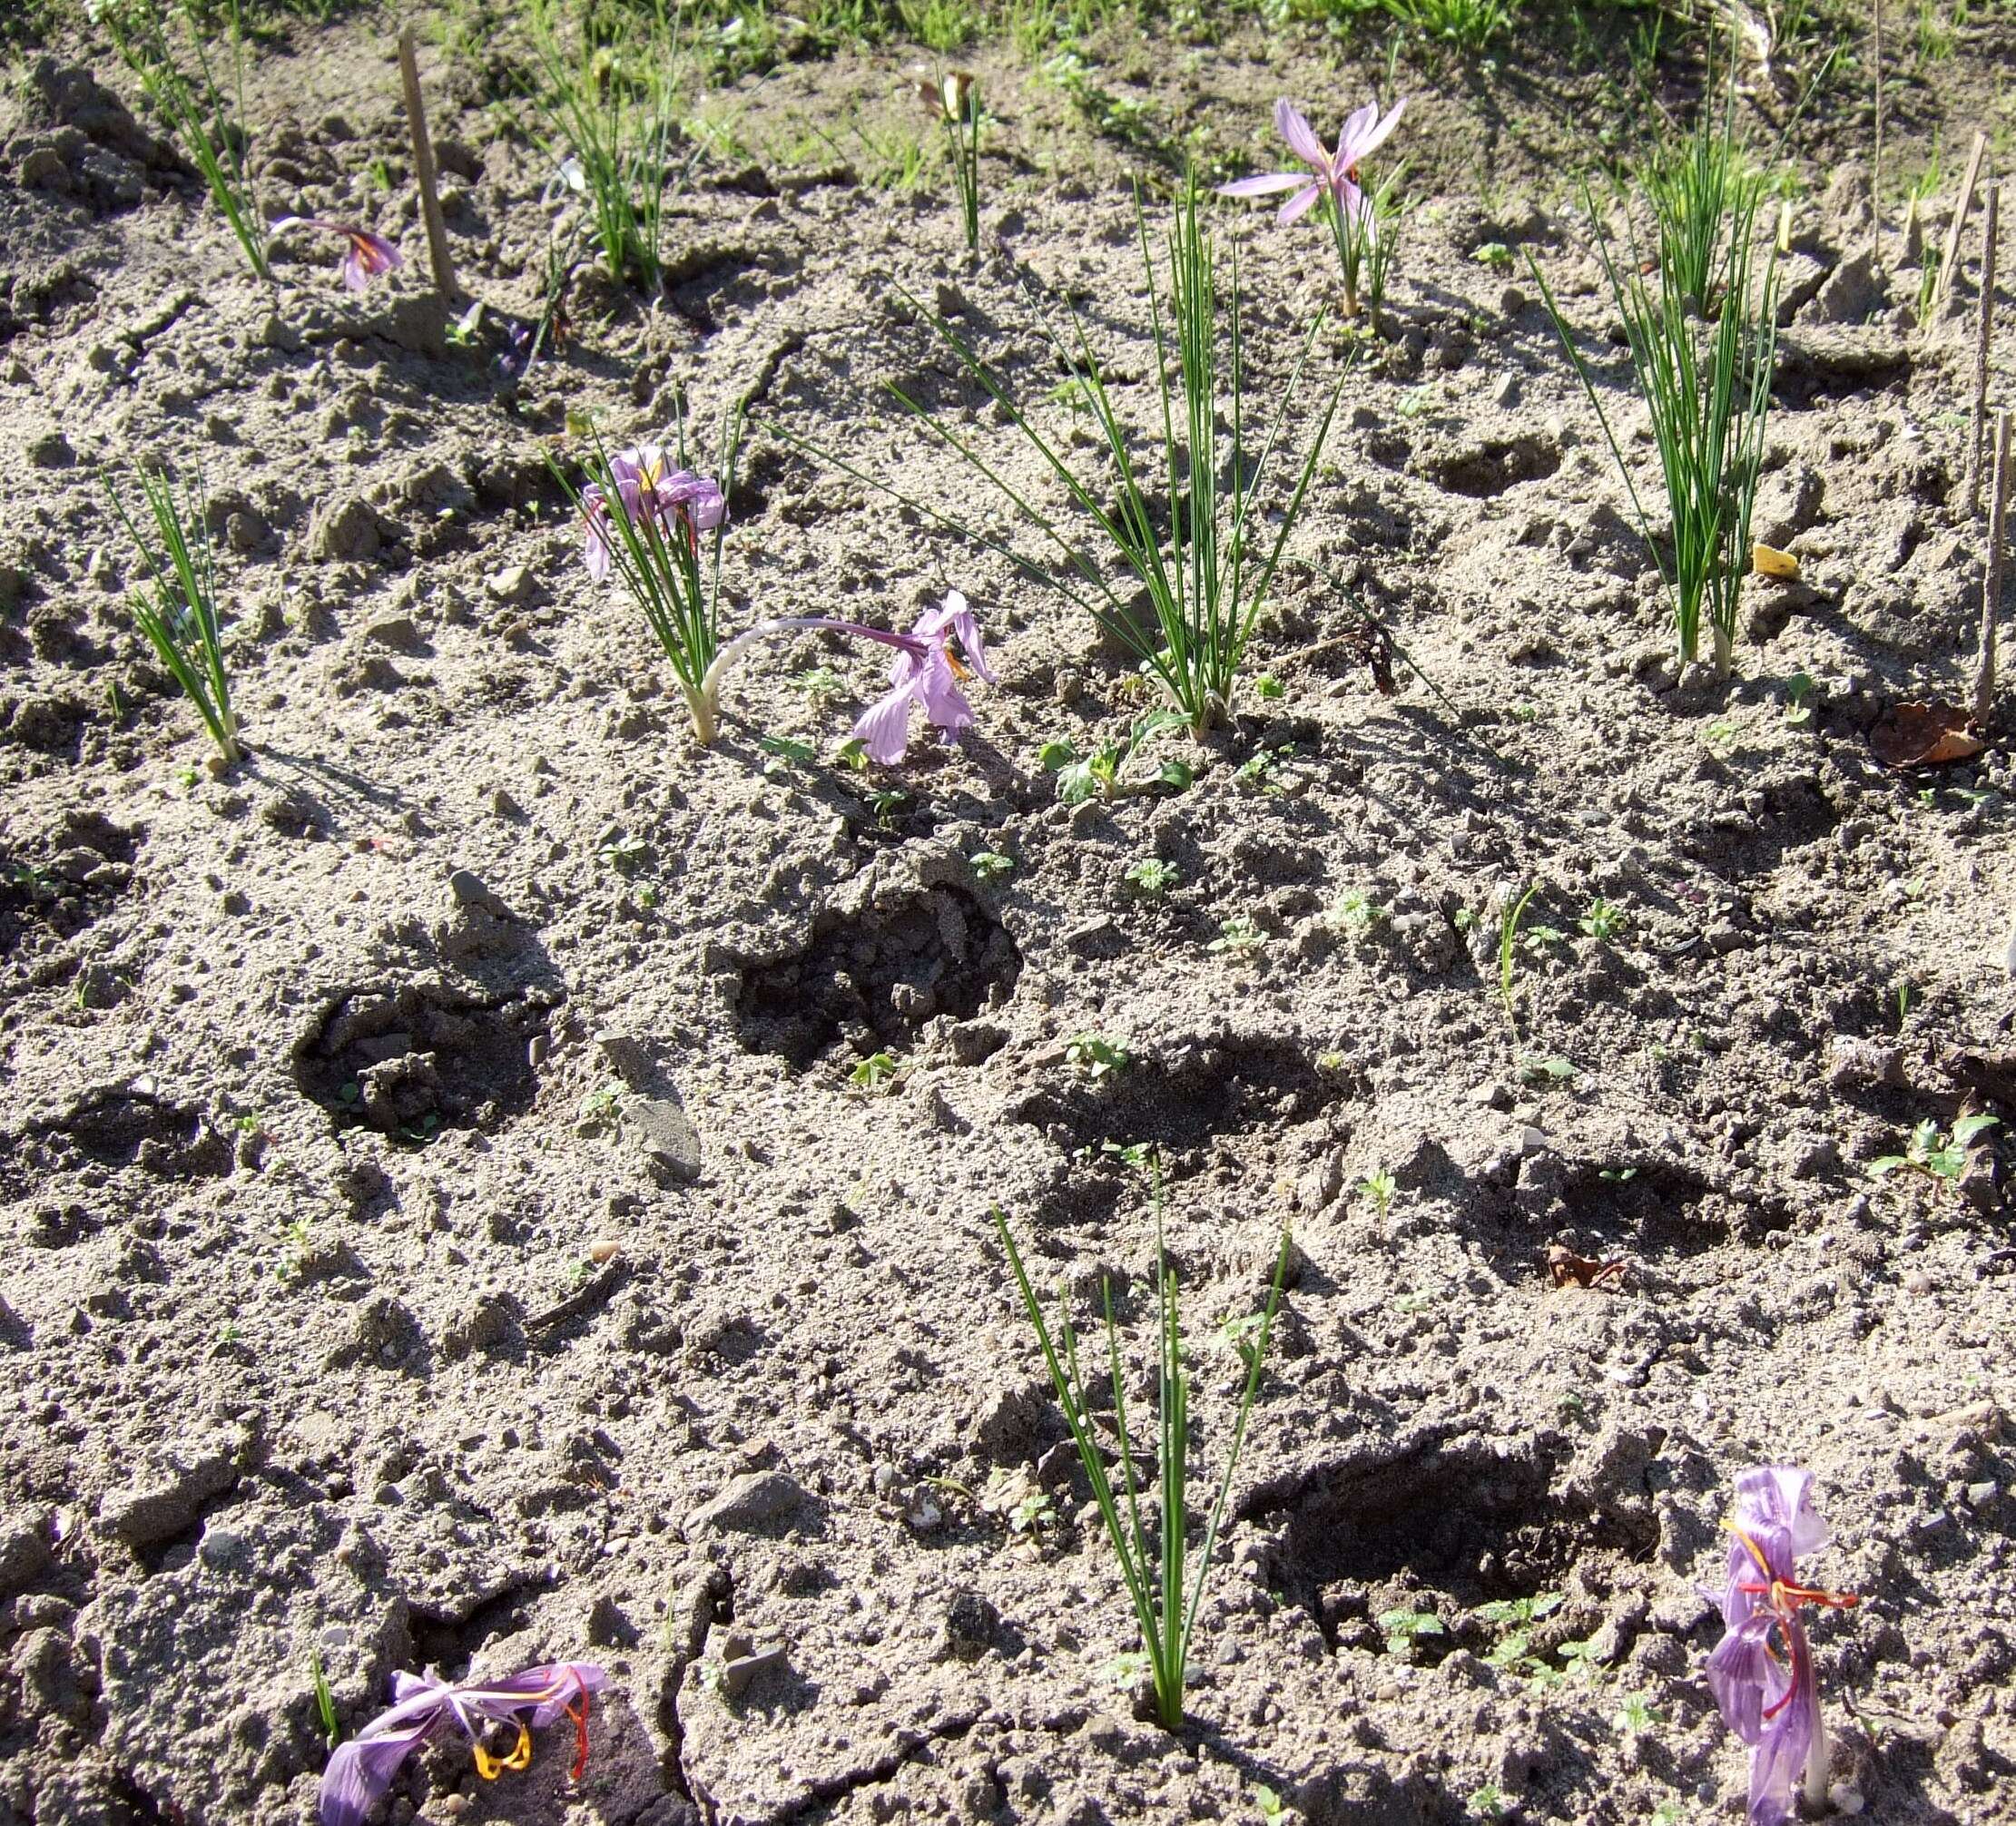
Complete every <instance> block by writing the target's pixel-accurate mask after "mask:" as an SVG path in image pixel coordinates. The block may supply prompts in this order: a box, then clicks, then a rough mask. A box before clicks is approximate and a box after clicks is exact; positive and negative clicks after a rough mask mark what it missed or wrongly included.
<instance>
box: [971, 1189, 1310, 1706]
mask: <svg viewBox="0 0 2016 1826" xmlns="http://www.w3.org/2000/svg"><path fill="white" fill-rule="evenodd" d="M1154 1203H1155V1224H1156V1301H1157V1314H1156V1438H1157V1448H1156V1478H1157V1482H1158V1484H1159V1486H1160V1490H1159V1494H1160V1497H1161V1501H1160V1506H1159V1512H1158V1513H1156V1516H1155V1521H1156V1526H1155V1527H1152V1528H1151V1527H1149V1526H1147V1524H1146V1523H1145V1522H1144V1520H1143V1517H1142V1504H1141V1492H1140V1491H1139V1489H1138V1488H1137V1487H1136V1479H1135V1470H1134V1459H1135V1450H1134V1438H1133V1434H1132V1432H1131V1430H1130V1429H1129V1427H1128V1424H1127V1400H1126V1375H1125V1373H1124V1371H1123V1369H1122V1367H1121V1360H1120V1337H1119V1330H1118V1328H1117V1327H1116V1324H1115V1322H1114V1318H1113V1290H1112V1286H1111V1284H1110V1283H1106V1284H1105V1285H1104V1286H1103V1289H1102V1293H1101V1305H1102V1308H1103V1311H1104V1315H1105V1321H1106V1366H1107V1369H1108V1372H1109V1374H1110V1377H1111V1382H1112V1391H1113V1410H1114V1412H1113V1419H1114V1426H1115V1428H1116V1430H1117V1433H1118V1458H1119V1461H1120V1469H1121V1477H1122V1479H1123V1484H1122V1488H1121V1490H1120V1491H1119V1492H1118V1493H1117V1494H1116V1492H1115V1490H1114V1487H1113V1484H1112V1480H1111V1477H1110V1476H1109V1473H1108V1468H1107V1454H1106V1449H1105V1448H1103V1447H1102V1446H1101V1445H1100V1444H1099V1443H1098V1440H1097V1438H1096V1436H1095V1434H1094V1432H1093V1422H1092V1415H1091V1409H1090V1405H1089V1402H1088V1400H1087V1389H1086V1382H1085V1377H1084V1373H1083V1371H1082V1369H1081V1368H1080V1365H1079V1361H1078V1345H1077V1330H1076V1329H1075V1327H1074V1326H1073V1324H1072V1322H1071V1311H1070V1305H1069V1301H1068V1300H1067V1298H1066V1297H1064V1296H1063V1295H1062V1294H1061V1293H1060V1296H1059V1299H1058V1305H1057V1330H1056V1333H1055V1334H1054V1335H1053V1333H1052V1332H1051V1330H1050V1328H1049V1326H1048V1325H1047V1323H1046V1321H1045V1320H1044V1317H1043V1307H1042V1304H1041V1302H1040V1301H1038V1299H1037V1296H1036V1290H1035V1288H1034V1287H1033V1286H1032V1285H1031V1284H1030V1281H1029V1277H1028V1270H1027V1269H1026V1268H1025V1267H1024V1266H1023V1263H1022V1257H1021V1254H1020V1252H1018V1250H1017V1248H1016V1246H1015V1239H1014V1237H1013V1235H1011V1234H1010V1232H1009V1231H1008V1220H1007V1218H1005V1217H1004V1216H1003V1215H1002V1214H1001V1212H999V1210H998V1209H997V1210H996V1212H995V1213H994V1223H995V1228H996V1229H997V1231H998V1232H999V1234H1000V1239H1001V1246H1002V1248H1003V1249H1004V1250H1005V1251H1006V1252H1007V1253H1008V1265H1009V1267H1010V1268H1011V1269H1013V1271H1014V1273H1015V1282H1016V1286H1017V1289H1018V1291H1019V1292H1020V1294H1021V1298H1022V1310H1023V1311H1024V1312H1025V1313H1026V1314H1027V1315H1028V1320H1029V1324H1030V1325H1031V1327H1032V1328H1033V1329H1034V1330H1035V1332H1036V1337H1037V1342H1038V1345H1039V1346H1040V1348H1041V1350H1042V1352H1043V1361H1044V1365H1045V1367H1046V1368H1047V1369H1048V1370H1049V1373H1050V1385H1051V1387H1052V1388H1053V1389H1055V1390H1056V1392H1057V1405H1058V1406H1059V1407H1060V1408H1062V1409H1063V1410H1064V1419H1065V1423H1066V1425H1067V1427H1068V1428H1070V1432H1071V1439H1072V1443H1073V1444H1074V1445H1075V1446H1076V1447H1077V1452H1078V1462H1079V1464H1080V1465H1081V1466H1082V1467H1083V1468H1084V1471H1085V1475H1086V1478H1087V1482H1088V1483H1089V1484H1090V1485H1091V1487H1092V1495H1093V1499H1094V1501H1095V1502H1096V1503H1097V1506H1098V1511H1099V1519H1100V1521H1101V1523H1102V1524H1103V1525H1104V1527H1105V1530H1106V1541H1107V1543H1108V1545H1109V1546H1111V1548H1112V1550H1113V1554H1114V1557H1115V1559H1116V1561H1117V1562H1118V1564H1119V1569H1120V1576H1121V1578H1122V1580H1123V1582H1124V1583H1125V1584H1126V1588H1127V1595H1128V1596H1129V1597H1130V1599H1131V1600H1132V1601H1133V1605H1134V1615H1135V1620H1136V1624H1137V1625H1139V1627H1140V1631H1141V1642H1142V1649H1143V1652H1144V1653H1145V1654H1146V1656H1147V1674H1148V1678H1149V1680H1150V1683H1151V1684H1152V1685H1153V1687H1154V1689H1155V1705H1156V1717H1157V1718H1158V1719H1159V1720H1160V1721H1161V1723H1162V1725H1163V1727H1164V1728H1165V1730H1168V1731H1175V1730H1178V1729H1180V1728H1181V1726H1182V1724H1183V1720H1184V1704H1183V1696H1184V1686H1185V1681H1186V1680H1187V1678H1188V1675H1189V1667H1190V1643H1191V1639H1192V1636H1193V1635H1194V1633H1195V1629H1196V1624H1197V1613H1198V1611H1199V1609H1200V1608H1201V1606H1202V1605H1203V1603H1204V1593H1205V1583H1206V1581H1207V1580H1208V1578H1209V1577H1210V1574H1211V1562H1212V1559H1213V1557H1214V1556H1215V1553H1216V1550H1217V1545H1218V1528H1219V1525H1220V1524H1221V1523H1222V1522H1223V1520H1224V1512H1225V1504H1226V1499H1227V1498H1228V1497H1229V1496H1230V1495H1231V1492H1232V1478H1233V1473H1234V1470H1235V1469H1236V1468H1237V1467H1238V1463H1239V1452H1240V1448H1241V1447H1242V1446H1244V1443H1245V1437H1246V1422H1247V1420H1248V1419H1249V1418H1250V1417H1251V1415H1252V1412H1253V1405H1254V1398H1255V1397H1256V1396H1257V1395H1258V1393H1259V1391H1260V1377H1261V1372H1262V1369H1264V1365H1265V1361H1266V1355H1267V1340H1268V1334H1269V1331H1270V1330H1271V1329H1272V1327H1273V1324H1274V1313H1275V1311H1277V1310H1278V1308H1279V1306H1280V1303H1281V1290H1282V1283H1283V1280H1284V1279H1285V1277H1286V1275H1287V1271H1288V1256H1289V1250H1290V1246H1291V1245H1290V1242H1289V1237H1288V1234H1287V1232H1285V1231H1284V1232H1283V1233H1282V1238H1281V1249H1280V1252H1279V1253H1278V1254H1277V1255H1276V1257H1275V1260H1274V1281H1273V1284H1272V1286H1271V1287H1270V1289H1269V1291H1268V1294H1267V1303H1266V1305H1265V1307H1264V1309H1263V1317H1262V1322H1261V1326H1260V1330H1259V1334H1258V1336H1257V1337H1256V1338H1255V1339H1254V1349H1253V1358H1252V1363H1251V1367H1250V1368H1249V1369H1248V1370H1247V1372H1246V1379H1245V1385H1244V1390H1243V1392H1242V1394H1241V1396H1240V1400H1239V1409H1238V1415H1237V1418H1236V1419H1235V1420H1234V1423H1233V1428H1232V1433H1231V1437H1230V1438H1229V1439H1228V1440H1227V1442H1226V1448H1225V1464H1224V1477H1223V1478H1222V1479H1221V1480H1220V1482H1219V1485H1218V1490H1217V1496H1216V1498H1215V1501H1214V1502H1213V1504H1212V1506H1211V1513H1210V1517H1209V1519H1208V1521H1207V1522H1206V1523H1205V1530H1204V1538H1203V1540H1202V1542H1201V1544H1200V1546H1199V1550H1198V1554H1197V1558H1196V1571H1195V1576H1194V1577H1192V1576H1190V1575H1189V1572H1188V1556H1189V1550H1190V1547H1189V1537H1190V1520H1191V1517H1190V1508H1189V1497H1190V1491H1189V1486H1188V1475H1189V1458H1190V1448H1191V1444H1192V1438H1191V1423H1190V1377H1189V1372H1188V1371H1187V1370H1186V1369H1185V1366H1184V1352H1183V1334H1182V1325H1181V1320H1180V1317H1179V1312H1178V1301H1177V1291H1176V1277H1175V1271H1174V1270H1173V1269H1172V1268H1171V1267H1170V1266H1169V1263H1168V1258H1167V1256H1166V1254H1165V1252H1164V1249H1163V1242H1162V1175H1161V1173H1160V1171H1159V1169H1157V1170H1156V1172H1155V1173H1154ZM1123 1503H1124V1504H1125V1507H1124V1508H1123V1507H1122V1505H1123Z"/></svg>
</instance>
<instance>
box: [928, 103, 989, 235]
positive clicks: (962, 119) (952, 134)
mask: <svg viewBox="0 0 2016 1826" xmlns="http://www.w3.org/2000/svg"><path fill="white" fill-rule="evenodd" d="M920 86H921V88H922V91H923V93H924V98H925V103H926V105H927V106H928V107H929V109H930V111H931V113H933V114H935V115H936V116H937V118H938V123H939V126H940V127H941V128H943V129H944V133H945V147H946V150H947V151H948V152H949V153H950V154H951V158H952V186H953V188H954V190H956V191H958V192H959V226H960V227H961V228H963V229H964V230H965V231H966V246H967V250H968V251H969V252H972V253H978V251H979V247H980V85H979V83H978V82H976V81H975V80H974V78H973V77H971V76H970V75H969V74H967V73H966V72H965V71H963V70H956V71H954V72H953V73H952V74H950V75H949V76H944V77H941V78H939V79H936V80H934V81H931V82H928V83H923V84H921V85H920Z"/></svg>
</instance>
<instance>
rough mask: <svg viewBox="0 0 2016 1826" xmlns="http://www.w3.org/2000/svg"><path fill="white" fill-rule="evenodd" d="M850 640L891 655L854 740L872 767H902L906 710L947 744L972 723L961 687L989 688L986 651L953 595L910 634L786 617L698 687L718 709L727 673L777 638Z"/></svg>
mask: <svg viewBox="0 0 2016 1826" xmlns="http://www.w3.org/2000/svg"><path fill="white" fill-rule="evenodd" d="M792 633H829V634H849V635H851V636H852V637H853V638H854V639H856V640H863V641H874V642H876V643H879V644H880V645H882V646H885V647H894V648H895V649H896V659H895V661H894V663H892V664H891V665H890V673H889V676H890V688H889V690H888V691H887V692H884V693H883V694H882V695H881V696H880V697H879V698H877V699H876V700H875V702H873V703H871V704H870V705H869V707H868V708H867V710H865V711H864V712H862V713H861V715H860V719H859V720H858V721H857V722H855V724H854V730H853V733H854V735H855V737H856V738H857V739H858V740H859V741H860V743H861V746H862V748H863V750H864V751H866V753H867V754H868V757H869V759H870V760H871V761H880V763H881V764H882V765H884V766H889V765H890V764H892V763H893V762H896V761H901V760H902V758H903V756H904V755H905V754H906V753H907V752H908V751H909V749H910V706H911V705H912V704H913V703H917V704H921V705H923V707H924V715H925V718H926V720H927V721H928V722H930V723H931V724H932V725H933V726H934V727H935V728H937V729H938V730H939V731H942V732H943V733H944V734H945V735H946V736H948V737H951V736H956V735H958V734H959V731H961V730H963V729H969V728H971V727H972V723H973V706H972V705H971V704H970V703H969V702H967V698H966V693H965V692H962V691H961V690H960V689H959V680H961V679H962V678H966V677H968V676H969V675H970V676H976V677H979V678H983V679H985V680H986V681H987V682H988V683H989V684H992V683H993V682H994V669H993V668H992V667H991V666H990V665H988V660H987V648H986V646H985V645H984V644H983V643H982V642H981V640H980V625H979V621H978V617H977V616H976V615H975V614H974V613H973V611H972V610H971V609H970V608H969V607H968V606H967V601H966V598H965V597H964V596H963V595H961V594H959V591H957V590H950V591H948V592H947V593H946V597H945V602H944V604H943V605H942V606H941V607H939V608H935V609H928V610H926V611H925V613H924V614H922V615H920V616H919V618H918V621H917V623H916V625H915V626H914V627H912V628H911V629H910V633H907V634H900V633H894V632H892V631H891V630H890V629H888V628H872V627H870V626H869V625H868V624H867V623H865V622H841V621H835V620H832V619H831V618H830V617H828V616H824V615H789V616H785V617H783V618H782V619H781V620H777V621H771V622H759V623H757V624H756V625H755V626H754V627H752V628H750V629H748V630H747V631H746V632H745V633H740V634H737V635H736V636H735V638H734V639H733V640H732V641H730V642H729V643H728V644H727V645H726V646H724V647H723V648H722V650H721V652H720V653H718V654H717V655H716V656H715V659H714V663H713V665H711V666H710V667H709V668H708V669H707V676H706V679H705V681H704V682H703V691H704V692H705V694H706V697H707V699H708V702H710V703H713V702H719V698H720V692H721V682H722V680H723V677H725V676H726V674H727V672H728V669H729V668H730V667H731V666H733V664H734V663H735V661H736V660H737V659H739V658H740V657H741V656H742V653H744V652H745V651H746V650H747V649H748V648H749V647H750V646H751V645H752V644H753V643H755V642H757V641H762V640H770V639H772V638H774V637H775V636H776V635H778V634H792ZM955 640H956V641H957V642H958V643H959V647H960V648H961V649H962V650H963V651H964V653H965V655H966V657H965V660H964V662H962V661H961V660H960V658H959V654H958V653H954V652H953V651H952V643H953V642H954V641H955Z"/></svg>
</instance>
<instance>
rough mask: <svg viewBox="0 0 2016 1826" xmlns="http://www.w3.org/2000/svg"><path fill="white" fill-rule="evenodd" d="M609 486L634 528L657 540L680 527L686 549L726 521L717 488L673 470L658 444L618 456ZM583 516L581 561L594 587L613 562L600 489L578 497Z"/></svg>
mask: <svg viewBox="0 0 2016 1826" xmlns="http://www.w3.org/2000/svg"><path fill="white" fill-rule="evenodd" d="M608 466H609V480H610V482H611V483H612V484H613V485H614V486H615V493H616V498H617V504H618V506H620V507H621V509H622V511H623V515H624V518H625V519H627V520H629V521H630V522H632V524H634V525H639V524H641V525H646V526H652V527H654V528H655V529H656V531H657V533H658V535H659V536H660V537H665V536H667V535H669V534H670V533H671V531H672V529H673V527H674V525H677V526H679V527H681V528H682V529H683V531H684V533H685V535H686V539H687V541H688V543H689V544H697V543H698V540H699V536H700V535H701V534H703V533H711V532H713V530H714V528H715V527H716V526H718V525H721V524H722V523H723V521H724V520H726V519H727V517H728V503H727V501H726V499H725V498H724V497H723V495H722V492H721V485H720V484H719V483H718V482H715V481H713V480H712V479H711V478H710V477H708V476H695V475H694V474H693V473H692V471H690V470H687V469H680V468H676V467H674V465H673V461H672V458H671V457H669V456H668V455H667V454H666V452H665V449H664V446H663V445H660V444H640V445H638V446H637V447H635V448H634V449H631V450H618V451H616V452H615V454H614V455H612V456H611V457H610V458H609V465H608ZM581 508H582V515H583V517H584V518H585V521H586V524H587V542H586V547H585V555H586V557H587V561H588V574H589V575H590V576H592V577H594V578H595V581H596V582H598V583H599V582H601V580H602V579H603V578H605V577H606V576H607V575H608V574H609V566H610V563H611V559H612V548H611V545H610V527H609V503H608V498H607V496H606V494H605V490H604V488H603V486H602V485H601V484H599V483H595V482H591V483H590V484H589V485H588V486H586V487H585V488H584V489H583V490H582V491H581Z"/></svg>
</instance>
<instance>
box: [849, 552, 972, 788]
mask: <svg viewBox="0 0 2016 1826" xmlns="http://www.w3.org/2000/svg"><path fill="white" fill-rule="evenodd" d="M955 637H956V638H957V639H958V641H959V645H960V646H961V647H962V648H964V649H965V652H966V657H967V659H968V660H969V662H970V663H971V667H972V671H973V672H975V673H978V676H980V677H981V678H983V679H985V680H986V681H987V682H988V683H989V684H992V683H993V682H994V672H993V669H992V668H991V667H990V666H988V663H987V649H986V647H984V646H983V645H982V644H981V643H980V629H979V623H978V622H977V621H975V620H974V618H973V612H972V610H971V609H969V608H968V607H967V605H966V598H965V597H964V596H963V595H961V594H959V591H957V590H953V591H950V592H949V593H948V594H947V595H946V598H945V603H944V606H943V607H941V608H936V609H931V610H929V611H927V612H926V613H925V614H923V615H922V616H921V617H919V620H918V623H917V625H916V626H915V627H913V628H911V630H910V643H909V644H906V645H904V646H902V647H900V648H899V649H898V651H897V654H896V658H895V659H894V661H893V662H891V663H890V669H889V679H890V688H889V690H888V691H887V692H884V693H883V694H882V695H881V696H880V697H879V698H877V699H876V700H875V702H873V703H871V704H870V705H869V707H868V708H867V710H865V711H864V712H862V713H861V717H860V721H859V722H856V723H855V725H854V733H855V735H857V736H858V737H859V738H860V742H861V745H862V747H863V748H865V749H866V750H867V751H868V755H869V759H870V760H871V761H880V762H882V763H883V764H884V765H885V766H886V765H888V764H889V763H890V762H893V761H900V760H902V758H903V756H904V754H905V752H906V751H908V749H909V747H910V705H911V704H913V703H917V704H921V705H922V706H923V707H924V716H925V719H926V721H927V722H929V723H930V724H931V725H932V726H933V727H934V728H936V729H939V730H941V731H944V733H945V734H946V735H947V736H948V737H954V736H957V735H958V734H959V731H961V730H963V729H969V728H971V727H972V722H973V706H972V705H971V704H970V703H969V702H967V701H966V693H965V692H962V691H961V690H960V689H959V680H960V679H962V678H964V677H966V676H968V671H967V667H966V666H964V665H962V664H961V663H959V655H958V654H957V653H954V652H953V651H952V642H953V640H954V638H955Z"/></svg>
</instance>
